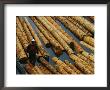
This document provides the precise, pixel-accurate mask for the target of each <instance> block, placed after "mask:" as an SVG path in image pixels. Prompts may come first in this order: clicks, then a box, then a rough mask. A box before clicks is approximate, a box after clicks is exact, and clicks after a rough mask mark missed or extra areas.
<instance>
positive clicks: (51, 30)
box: [37, 17, 74, 54]
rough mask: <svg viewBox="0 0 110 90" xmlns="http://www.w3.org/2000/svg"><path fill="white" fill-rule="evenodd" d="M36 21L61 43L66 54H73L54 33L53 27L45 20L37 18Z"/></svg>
mask: <svg viewBox="0 0 110 90" xmlns="http://www.w3.org/2000/svg"><path fill="white" fill-rule="evenodd" d="M37 19H38V20H39V21H40V22H41V23H42V24H43V25H44V26H45V27H46V28H47V29H48V30H49V31H50V32H51V34H52V35H53V36H54V37H55V38H56V39H57V40H58V41H59V42H60V43H61V45H62V46H63V47H64V49H65V50H66V51H67V53H68V54H72V53H74V52H73V50H72V49H71V48H70V47H69V46H68V45H67V43H66V42H65V41H64V40H63V39H62V38H61V37H60V36H59V35H58V34H57V33H56V31H55V30H54V29H55V28H54V26H53V25H52V24H51V23H50V22H49V21H48V20H47V19H46V18H45V17H37Z"/></svg>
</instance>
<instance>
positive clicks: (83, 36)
mask: <svg viewBox="0 0 110 90" xmlns="http://www.w3.org/2000/svg"><path fill="white" fill-rule="evenodd" d="M56 18H57V19H58V20H60V21H61V22H62V23H64V25H65V26H66V27H67V28H69V30H70V31H71V32H73V33H74V34H75V35H76V36H77V37H78V38H79V39H80V40H83V41H85V42H86V43H88V44H89V45H91V46H94V39H93V38H92V37H90V36H87V35H86V34H85V33H84V32H83V31H82V30H81V29H79V28H78V27H76V26H75V25H74V24H72V23H71V22H70V21H69V20H67V19H66V18H65V17H62V16H57V17H56Z"/></svg>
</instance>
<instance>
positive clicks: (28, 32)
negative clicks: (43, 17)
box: [19, 17, 33, 43]
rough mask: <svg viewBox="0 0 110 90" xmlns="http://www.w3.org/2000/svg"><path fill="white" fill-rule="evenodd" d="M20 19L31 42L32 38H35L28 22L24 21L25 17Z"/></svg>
mask: <svg viewBox="0 0 110 90" xmlns="http://www.w3.org/2000/svg"><path fill="white" fill-rule="evenodd" d="M19 20H20V22H21V24H22V26H23V29H24V31H25V33H26V35H27V38H28V41H29V43H31V40H32V39H33V37H32V35H31V32H30V30H29V28H28V26H27V24H26V22H25V21H24V19H23V18H22V17H19Z"/></svg>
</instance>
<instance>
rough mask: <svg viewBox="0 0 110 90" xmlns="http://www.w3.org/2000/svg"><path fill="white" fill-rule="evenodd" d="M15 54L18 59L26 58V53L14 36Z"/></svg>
mask: <svg viewBox="0 0 110 90" xmlns="http://www.w3.org/2000/svg"><path fill="white" fill-rule="evenodd" d="M16 54H17V57H18V58H19V59H20V60H26V59H27V55H26V53H25V51H24V49H23V47H22V45H21V43H20V41H19V39H18V37H17V36H16Z"/></svg>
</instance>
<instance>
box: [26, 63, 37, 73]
mask: <svg viewBox="0 0 110 90" xmlns="http://www.w3.org/2000/svg"><path fill="white" fill-rule="evenodd" d="M25 70H26V71H27V73H29V74H38V72H37V71H36V70H35V69H34V68H33V66H32V64H30V63H28V64H26V65H25Z"/></svg>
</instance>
